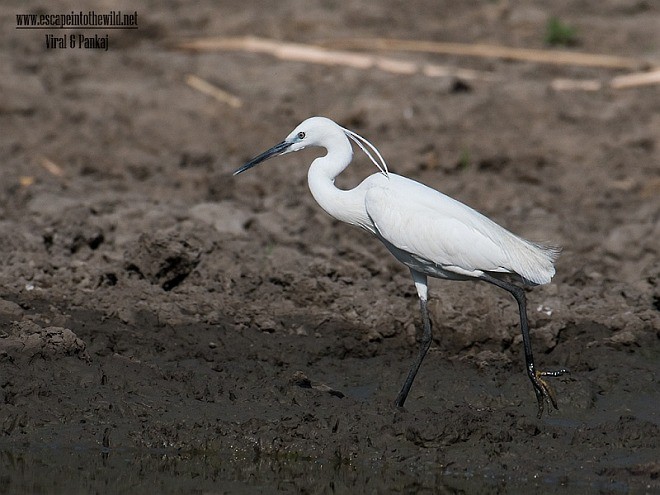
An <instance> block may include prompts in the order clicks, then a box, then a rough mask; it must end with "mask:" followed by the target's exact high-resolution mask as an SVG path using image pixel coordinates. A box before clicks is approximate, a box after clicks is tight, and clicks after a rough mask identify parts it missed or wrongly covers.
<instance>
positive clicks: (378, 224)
mask: <svg viewBox="0 0 660 495" xmlns="http://www.w3.org/2000/svg"><path fill="white" fill-rule="evenodd" d="M365 207H366V210H367V214H368V215H369V217H370V219H371V220H372V222H373V224H374V227H375V229H376V231H377V233H378V234H379V235H380V236H381V237H382V238H383V239H384V240H385V241H386V242H387V243H390V244H392V245H393V246H394V247H396V248H397V249H399V250H401V251H403V252H404V253H407V254H408V255H410V256H411V257H412V259H413V260H415V261H414V262H413V263H415V265H416V266H413V268H416V269H420V266H424V267H427V270H426V273H429V274H431V275H433V273H432V272H433V268H434V266H435V268H436V269H437V268H440V271H442V270H444V271H447V272H450V273H453V274H457V275H460V276H473V277H474V276H479V275H480V274H481V273H482V272H507V273H517V274H518V275H520V276H521V277H523V278H524V279H526V280H528V281H530V282H533V283H537V284H543V283H547V282H549V281H550V279H551V278H552V276H553V275H554V273H555V270H554V266H553V261H554V259H555V258H556V256H557V254H558V251H557V250H556V249H554V248H549V247H545V246H539V245H537V244H534V243H531V242H529V241H526V240H524V239H522V238H520V237H518V236H516V235H514V234H512V233H511V232H509V231H508V230H506V229H504V228H503V227H500V226H499V225H497V224H496V223H495V222H493V221H492V220H490V219H489V218H487V217H485V216H484V215H482V214H480V213H479V212H477V211H475V210H473V209H472V208H470V207H468V206H466V205H464V204H463V203H461V202H459V201H456V200H454V199H452V198H450V197H448V196H446V195H444V194H442V193H440V192H438V191H436V190H434V189H431V188H429V187H427V186H424V185H423V184H420V183H419V182H415V181H413V180H410V179H407V178H405V177H401V176H399V175H395V174H389V179H386V180H378V184H377V185H376V184H373V186H372V187H370V188H369V189H368V190H367V192H366V195H365ZM393 252H394V250H393ZM394 254H395V255H397V254H399V256H397V257H399V258H400V259H401V256H400V255H401V253H396V252H394ZM404 257H405V256H404ZM401 261H403V262H404V263H406V264H408V265H409V266H410V265H411V262H410V260H405V259H401ZM421 271H425V270H421ZM436 271H437V270H436ZM436 276H437V273H436Z"/></svg>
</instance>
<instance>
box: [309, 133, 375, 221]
mask: <svg viewBox="0 0 660 495" xmlns="http://www.w3.org/2000/svg"><path fill="white" fill-rule="evenodd" d="M322 146H323V147H324V148H326V149H327V150H328V153H327V154H326V155H325V156H321V157H319V158H317V159H316V160H314V161H313V162H312V164H311V165H310V167H309V171H308V172H307V183H308V185H309V190H310V191H311V192H312V196H314V199H315V200H316V202H317V203H318V204H319V205H320V206H321V208H323V209H324V210H325V211H326V212H327V213H328V214H329V215H331V216H332V217H334V218H336V219H337V220H340V221H342V222H346V223H349V224H352V225H359V226H364V221H365V219H366V211H365V206H364V193H363V192H360V191H359V190H358V189H357V188H356V189H350V190H348V191H344V190H342V189H339V188H338V187H336V186H335V178H336V177H337V176H338V175H339V174H340V173H342V172H343V171H344V170H345V169H346V167H348V165H349V164H350V163H351V160H352V159H353V148H352V147H351V143H350V142H349V140H348V138H347V137H346V135H345V134H344V133H343V132H342V133H338V134H336V135H332V136H328V137H326V140H325V142H324V143H323V144H322ZM330 150H331V151H330Z"/></svg>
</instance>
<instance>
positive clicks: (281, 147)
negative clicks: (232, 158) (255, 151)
mask: <svg viewBox="0 0 660 495" xmlns="http://www.w3.org/2000/svg"><path fill="white" fill-rule="evenodd" d="M292 144H293V143H289V142H287V141H282V142H281V143H280V144H276V145H275V146H273V147H272V148H271V149H269V150H268V151H264V152H263V153H262V154H261V155H259V156H255V157H254V158H253V159H252V160H250V161H249V162H247V163H246V164H245V165H243V166H242V167H241V168H239V169H237V170H236V171H235V172H234V174H233V175H238V174H240V173H241V172H245V171H246V170H247V169H249V168H252V167H254V166H255V165H259V164H260V163H261V162H265V161H266V160H268V159H269V158H272V157H274V156H277V155H281V154H282V153H285V152H286V150H287V149H289V146H291V145H292Z"/></svg>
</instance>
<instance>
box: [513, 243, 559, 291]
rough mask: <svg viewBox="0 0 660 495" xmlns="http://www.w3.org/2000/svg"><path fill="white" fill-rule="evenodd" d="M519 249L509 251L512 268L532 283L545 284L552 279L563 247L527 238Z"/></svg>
mask: <svg viewBox="0 0 660 495" xmlns="http://www.w3.org/2000/svg"><path fill="white" fill-rule="evenodd" d="M518 239H519V240H520V241H522V244H519V247H521V248H523V249H522V252H520V251H518V250H511V251H509V256H510V262H511V268H513V271H515V272H516V273H517V274H518V275H520V276H521V277H522V278H523V280H524V281H525V282H527V283H529V284H531V285H543V284H547V283H549V282H550V280H552V277H553V276H554V275H555V261H556V260H557V258H558V257H559V254H560V253H561V248H560V247H558V246H553V245H548V244H538V243H535V242H530V241H527V240H525V239H521V238H518Z"/></svg>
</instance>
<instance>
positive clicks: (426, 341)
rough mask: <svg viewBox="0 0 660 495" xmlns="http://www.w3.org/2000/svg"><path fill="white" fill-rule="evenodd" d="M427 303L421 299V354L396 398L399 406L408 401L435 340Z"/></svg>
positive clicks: (418, 355)
mask: <svg viewBox="0 0 660 495" xmlns="http://www.w3.org/2000/svg"><path fill="white" fill-rule="evenodd" d="M426 305H427V303H426V299H420V300H419V307H420V310H421V313H422V322H423V323H424V334H423V335H422V341H421V342H420V344H419V354H417V358H416V359H415V362H414V363H413V365H412V367H411V368H410V372H409V373H408V378H406V382H405V383H404V384H403V388H402V389H401V392H399V395H398V396H397V398H396V402H395V404H396V406H397V407H403V404H404V402H406V397H408V392H410V387H412V384H413V381H415V376H416V375H417V371H418V370H419V367H420V366H421V365H422V361H424V356H426V352H427V351H428V350H429V347H431V341H432V340H433V333H432V331H431V320H430V319H429V310H428V308H427V307H426Z"/></svg>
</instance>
